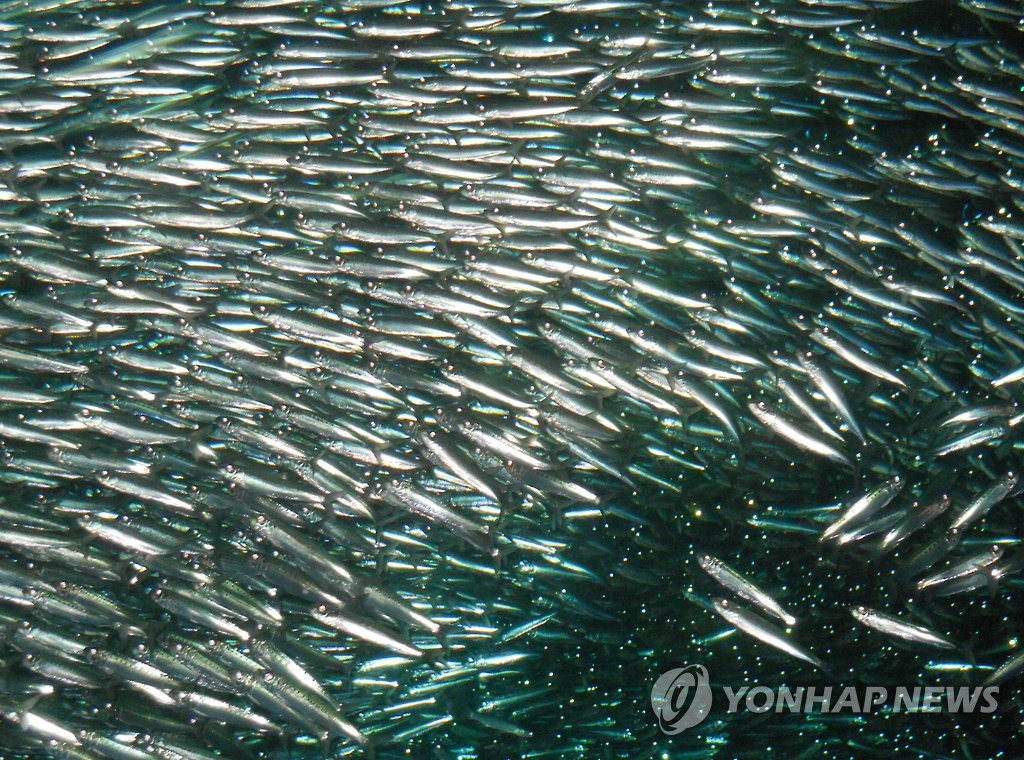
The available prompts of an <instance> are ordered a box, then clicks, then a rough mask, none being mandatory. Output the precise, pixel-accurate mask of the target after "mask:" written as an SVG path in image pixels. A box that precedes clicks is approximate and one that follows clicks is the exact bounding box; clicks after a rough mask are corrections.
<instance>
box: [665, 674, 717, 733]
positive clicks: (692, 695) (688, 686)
mask: <svg viewBox="0 0 1024 760" xmlns="http://www.w3.org/2000/svg"><path fill="white" fill-rule="evenodd" d="M651 707H652V708H653V709H654V714H655V715H657V716H658V727H659V728H660V729H661V730H662V731H664V732H665V733H666V734H670V735H671V734H679V733H682V732H683V731H685V730H686V729H688V728H693V727H694V726H696V725H697V724H698V723H700V722H701V721H702V720H704V719H705V718H706V717H707V716H708V712H709V711H710V710H711V684H709V683H708V671H707V670H706V669H705V668H704V666H703V665H687V666H686V667H685V668H675V669H674V670H670V671H668V672H667V673H662V675H661V677H660V678H659V679H658V680H657V681H655V683H654V687H653V688H652V689H651Z"/></svg>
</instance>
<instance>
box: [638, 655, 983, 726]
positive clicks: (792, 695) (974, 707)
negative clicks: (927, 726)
mask: <svg viewBox="0 0 1024 760" xmlns="http://www.w3.org/2000/svg"><path fill="white" fill-rule="evenodd" d="M722 694H723V696H724V697H725V711H726V712H727V713H737V712H741V711H747V712H752V713H769V712H774V713H797V712H802V713H811V712H819V713H831V714H836V713H847V714H854V715H867V714H871V713H874V712H888V713H900V712H907V713H919V712H927V713H934V712H945V713H993V712H995V711H996V710H997V709H998V708H999V702H998V696H999V687H998V686H980V687H971V686H910V687H907V686H899V687H895V688H889V687H886V686H845V687H843V686H798V687H789V686H779V687H774V688H770V687H768V686H753V687H750V686H740V687H738V688H731V687H728V686H723V687H722ZM712 699H713V696H712V689H711V684H710V682H709V681H708V672H707V669H705V668H704V666H703V665H687V666H686V667H682V668H674V669H672V670H669V671H668V672H666V673H662V674H661V676H660V677H659V678H658V680H657V681H655V682H654V686H653V687H652V688H651V707H652V709H653V710H654V714H655V716H656V717H657V719H658V727H659V728H660V729H661V730H662V731H663V732H664V733H666V734H669V735H673V734H679V733H682V732H683V731H685V730H687V729H689V728H693V727H694V726H696V725H698V724H699V723H701V722H702V721H703V720H704V719H705V718H706V717H707V716H708V713H709V712H710V711H711V703H712Z"/></svg>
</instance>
